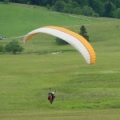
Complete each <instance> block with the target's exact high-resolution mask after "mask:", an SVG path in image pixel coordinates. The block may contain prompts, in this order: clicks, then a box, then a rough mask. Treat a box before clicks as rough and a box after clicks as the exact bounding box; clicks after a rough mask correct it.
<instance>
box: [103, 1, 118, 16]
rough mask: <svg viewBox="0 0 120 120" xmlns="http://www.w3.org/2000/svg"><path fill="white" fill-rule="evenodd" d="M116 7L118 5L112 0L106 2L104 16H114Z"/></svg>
mask: <svg viewBox="0 0 120 120" xmlns="http://www.w3.org/2000/svg"><path fill="white" fill-rule="evenodd" d="M115 9H116V7H115V5H114V4H113V3H112V2H110V1H108V2H106V4H105V12H104V16H106V17H113V11H115Z"/></svg>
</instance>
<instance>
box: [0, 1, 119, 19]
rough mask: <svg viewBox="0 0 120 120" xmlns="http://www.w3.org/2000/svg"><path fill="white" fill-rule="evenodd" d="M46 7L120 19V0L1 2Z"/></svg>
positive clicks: (53, 9)
mask: <svg viewBox="0 0 120 120" xmlns="http://www.w3.org/2000/svg"><path fill="white" fill-rule="evenodd" d="M0 1H1V2H4V3H9V2H14V3H22V4H29V5H35V6H44V7H47V9H49V10H52V11H57V12H63V13H69V14H78V15H86V16H94V17H99V16H100V17H111V18H120V0H0Z"/></svg>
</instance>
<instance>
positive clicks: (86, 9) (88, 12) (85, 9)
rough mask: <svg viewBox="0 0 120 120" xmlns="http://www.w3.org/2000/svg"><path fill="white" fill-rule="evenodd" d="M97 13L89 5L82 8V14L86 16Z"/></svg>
mask: <svg viewBox="0 0 120 120" xmlns="http://www.w3.org/2000/svg"><path fill="white" fill-rule="evenodd" d="M93 13H95V12H94V10H93V9H92V8H91V7H89V6H84V7H83V9H82V14H83V15H86V16H92V14H93Z"/></svg>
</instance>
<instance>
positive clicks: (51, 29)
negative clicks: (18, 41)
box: [24, 26, 96, 64]
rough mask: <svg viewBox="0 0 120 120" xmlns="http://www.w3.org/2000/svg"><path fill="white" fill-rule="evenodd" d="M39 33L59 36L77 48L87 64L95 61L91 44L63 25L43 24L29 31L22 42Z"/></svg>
mask: <svg viewBox="0 0 120 120" xmlns="http://www.w3.org/2000/svg"><path fill="white" fill-rule="evenodd" d="M39 33H46V34H50V35H53V36H55V37H58V38H61V39H62V40H64V41H66V42H68V43H69V44H70V45H72V46H73V47H74V48H75V49H76V50H78V51H79V52H80V53H81V54H82V55H83V57H84V59H85V61H86V62H87V63H88V64H93V63H95V61H96V54H95V51H94V49H93V47H92V46H91V44H90V43H89V42H88V41H87V40H86V39H85V38H84V37H82V36H81V35H79V34H77V33H75V32H73V31H71V30H68V29H66V28H63V27H58V26H45V27H41V28H38V29H35V30H33V31H31V32H29V33H28V34H27V35H25V37H24V43H26V42H27V41H29V40H30V39H31V38H32V37H33V36H34V35H36V34H39Z"/></svg>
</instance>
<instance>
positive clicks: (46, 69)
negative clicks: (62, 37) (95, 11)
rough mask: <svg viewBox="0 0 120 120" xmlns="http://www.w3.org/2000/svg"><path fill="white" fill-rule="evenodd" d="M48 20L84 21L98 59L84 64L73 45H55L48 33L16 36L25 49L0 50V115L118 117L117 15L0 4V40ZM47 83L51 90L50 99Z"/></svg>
mask: <svg viewBox="0 0 120 120" xmlns="http://www.w3.org/2000/svg"><path fill="white" fill-rule="evenodd" d="M8 10H9V11H8ZM47 25H58V26H64V27H66V28H69V29H71V30H73V31H76V32H79V28H80V26H81V25H85V26H86V28H87V31H88V34H89V36H90V41H91V44H92V45H93V47H94V49H95V51H96V55H97V61H96V63H95V64H94V65H87V64H86V63H85V61H84V59H83V57H82V56H81V55H80V54H79V53H78V52H77V51H76V50H75V49H74V48H73V47H71V46H69V45H66V46H57V45H56V44H55V38H54V37H52V36H49V35H45V34H41V35H38V36H36V37H35V38H33V39H32V40H31V41H29V42H28V43H27V44H23V40H22V38H19V39H18V38H16V40H19V42H20V44H21V45H22V46H23V47H24V51H23V52H22V53H21V54H17V55H12V54H7V53H6V54H3V53H1V54H0V120H27V119H29V120H32V119H34V120H38V119H40V120H55V119H57V120H61V119H62V120H65V119H69V120H80V119H82V120H119V119H120V114H119V113H120V63H119V61H120V46H119V45H120V20H119V19H110V18H92V17H85V16H76V15H68V14H61V13H56V12H53V11H48V10H46V9H45V8H42V7H34V6H26V5H22V6H20V5H19V4H18V5H16V4H7V5H5V4H2V3H1V4H0V26H1V27H0V35H3V36H5V37H6V39H5V40H1V41H0V44H2V45H5V44H6V43H8V42H9V41H11V40H13V39H15V38H14V37H19V36H22V35H25V34H26V33H27V32H29V31H31V30H33V29H35V28H38V27H41V26H47ZM56 53H58V54H56ZM49 88H51V89H53V90H56V99H55V101H54V103H53V104H52V105H51V104H49V102H48V100H47V93H48V91H49Z"/></svg>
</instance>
